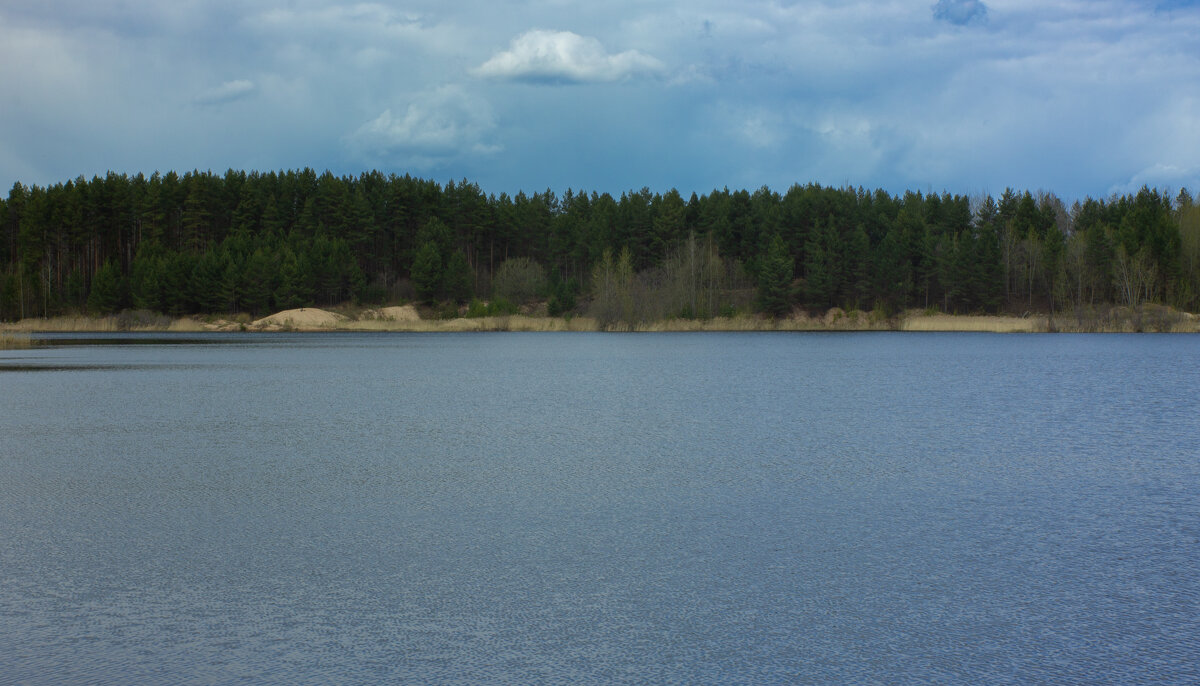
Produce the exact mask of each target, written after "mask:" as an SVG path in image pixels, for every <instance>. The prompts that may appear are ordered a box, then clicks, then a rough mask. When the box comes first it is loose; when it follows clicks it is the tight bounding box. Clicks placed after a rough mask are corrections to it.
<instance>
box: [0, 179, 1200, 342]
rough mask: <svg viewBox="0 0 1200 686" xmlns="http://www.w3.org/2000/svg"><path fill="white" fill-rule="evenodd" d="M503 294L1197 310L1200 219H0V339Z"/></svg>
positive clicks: (141, 191)
mask: <svg viewBox="0 0 1200 686" xmlns="http://www.w3.org/2000/svg"><path fill="white" fill-rule="evenodd" d="M506 264H508V266H507V267H505V265H506ZM511 284H521V285H520V287H519V288H518V287H516V286H511ZM530 284H533V285H532V286H531V285H530ZM506 289H507V290H506ZM513 289H515V290H513ZM496 297H504V298H508V299H517V300H532V299H548V300H549V301H550V308H551V310H552V312H554V313H567V312H571V311H575V310H576V309H583V308H585V307H586V309H587V311H588V312H589V313H590V314H593V315H595V316H598V317H600V318H601V319H604V320H614V321H615V320H625V321H631V320H633V319H646V318H662V317H671V316H683V317H711V316H715V315H717V314H721V313H727V312H733V311H739V310H741V311H745V310H752V309H753V310H757V311H760V312H764V313H766V314H769V315H772V316H780V315H785V314H786V313H788V312H790V311H791V310H793V309H794V308H797V307H803V308H811V309H824V308H829V307H835V306H836V307H842V308H845V309H881V310H884V311H886V312H895V311H899V310H903V309H905V308H910V307H922V308H938V309H940V310H943V311H948V312H961V313H971V312H979V313H985V312H998V311H1047V310H1048V311H1054V310H1056V309H1069V308H1079V307H1084V306H1088V305H1098V304H1111V303H1117V304H1127V305H1138V304H1141V303H1144V302H1157V303H1163V304H1168V305H1172V306H1175V307H1178V308H1181V309H1187V310H1195V309H1197V306H1198V305H1200V206H1198V205H1196V204H1194V203H1193V199H1192V197H1191V195H1190V194H1189V193H1188V192H1187V191H1186V190H1184V191H1181V192H1180V193H1179V195H1178V196H1177V197H1176V198H1174V199H1172V198H1171V197H1169V196H1168V195H1167V194H1165V193H1163V192H1160V191H1157V190H1152V189H1148V188H1143V189H1141V190H1140V191H1138V192H1137V193H1131V194H1126V195H1114V196H1112V197H1110V198H1107V199H1090V198H1089V199H1087V200H1085V201H1082V202H1076V203H1074V204H1073V205H1072V206H1071V207H1069V208H1068V207H1067V206H1066V205H1065V204H1064V203H1063V202H1062V201H1061V200H1060V199H1059V198H1057V197H1056V196H1055V195H1053V194H1051V193H1044V192H1039V193H1031V192H1029V191H1024V192H1018V191H1015V190H1012V189H1007V190H1005V192H1004V193H1003V194H1001V195H1000V196H999V197H992V196H983V197H975V198H972V197H968V196H964V195H952V194H949V193H941V194H936V193H928V194H922V193H920V192H906V193H904V194H902V195H892V194H889V193H886V192H884V191H882V190H875V191H868V190H865V189H863V188H851V187H842V188H833V187H822V186H820V185H816V184H808V185H794V186H792V187H791V188H789V189H788V190H787V191H786V192H784V193H779V192H776V191H773V190H771V189H769V188H767V187H763V188H760V189H758V190H756V191H753V192H750V191H747V190H737V191H730V190H729V189H727V188H726V189H722V190H714V191H712V192H711V193H707V194H704V195H697V194H694V193H693V194H691V196H690V197H688V198H686V199H685V198H684V197H683V196H682V195H681V194H680V193H679V192H677V191H675V190H670V191H667V192H665V193H656V192H652V191H650V190H649V189H647V188H643V189H641V190H639V191H629V192H626V193H622V194H621V195H620V196H619V197H613V196H612V195H611V194H608V193H597V192H591V193H588V192H584V191H575V190H567V191H566V192H565V193H563V194H561V195H559V194H556V193H555V192H553V191H551V190H546V191H543V192H537V193H532V194H526V193H524V192H520V193H517V194H516V195H515V196H509V195H507V194H504V193H501V194H499V195H495V194H486V193H485V192H484V191H482V190H481V189H480V188H479V186H478V185H476V184H473V183H470V182H468V181H466V180H463V181H461V182H454V181H450V182H447V183H445V184H440V183H437V182H435V181H432V180H428V179H420V178H415V177H412V176H408V175H405V176H398V175H384V174H382V173H380V172H378V171H373V172H367V173H363V174H360V175H358V176H335V175H333V174H331V173H329V172H325V173H323V174H317V173H316V172H315V171H313V170H312V169H303V170H292V171H283V172H266V173H261V172H244V171H234V170H229V171H227V172H225V173H224V174H223V175H222V174H216V173H213V172H211V171H192V172H187V173H185V174H182V175H180V174H177V173H176V172H168V173H166V174H159V173H155V174H153V175H151V176H148V177H147V176H144V175H142V174H137V175H132V176H130V175H125V174H116V173H113V172H110V173H108V174H107V175H106V176H103V177H101V176H95V177H93V178H91V179H85V178H83V177H79V178H76V179H74V180H71V181H67V182H65V183H58V184H54V185H51V186H46V187H41V186H25V185H23V184H21V183H16V184H14V185H13V187H12V189H11V190H10V191H9V193H8V197H7V198H4V199H0V319H4V320H12V319H17V318H22V317H30V316H53V315H56V314H62V313H68V312H79V311H87V312H91V313H96V314H103V313H110V312H116V311H120V310H121V309H125V308H141V309H149V310H154V311H158V312H164V313H167V314H171V315H183V314H190V313H220V312H249V313H252V314H262V313H266V312H268V311H273V310H277V309H285V308H290V307H300V306H317V305H332V304H337V303H342V302H346V301H357V302H361V303H377V302H385V301H394V300H398V299H414V298H415V299H419V300H425V301H436V302H447V303H449V302H456V303H466V302H468V301H470V300H471V299H473V298H480V299H483V300H489V299H494V298H496Z"/></svg>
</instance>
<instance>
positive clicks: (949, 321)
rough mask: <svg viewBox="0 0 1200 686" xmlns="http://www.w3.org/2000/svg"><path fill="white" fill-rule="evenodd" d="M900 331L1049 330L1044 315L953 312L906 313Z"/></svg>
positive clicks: (992, 331)
mask: <svg viewBox="0 0 1200 686" xmlns="http://www.w3.org/2000/svg"><path fill="white" fill-rule="evenodd" d="M900 330H901V331H987V332H991V333H1039V332H1045V331H1049V330H1050V327H1049V323H1048V320H1047V318H1046V317H1045V316H1044V315H1035V316H1030V317H1003V316H982V315H955V314H911V313H910V314H907V315H905V316H904V317H902V318H901V320H900Z"/></svg>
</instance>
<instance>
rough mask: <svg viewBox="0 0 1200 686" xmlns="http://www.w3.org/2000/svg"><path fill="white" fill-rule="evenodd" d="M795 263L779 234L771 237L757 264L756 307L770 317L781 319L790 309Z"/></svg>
mask: <svg viewBox="0 0 1200 686" xmlns="http://www.w3.org/2000/svg"><path fill="white" fill-rule="evenodd" d="M794 267H795V261H794V260H793V259H792V256H791V254H790V253H789V252H788V249H787V245H786V244H785V243H784V242H783V238H781V237H780V236H779V234H775V235H774V236H772V237H771V242H770V245H769V246H768V247H767V254H766V255H764V256H763V258H762V259H761V261H760V263H759V270H758V307H759V309H760V310H762V311H763V312H764V313H766V314H768V315H770V316H772V317H782V316H784V315H786V314H787V313H788V312H789V311H790V310H791V309H792V297H791V296H792V294H791V287H792V270H793V269H794Z"/></svg>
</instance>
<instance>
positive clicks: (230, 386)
mask: <svg viewBox="0 0 1200 686" xmlns="http://www.w3.org/2000/svg"><path fill="white" fill-rule="evenodd" d="M40 338H42V339H43V343H42V344H40V345H36V346H34V347H32V348H30V349H26V350H5V351H0V675H4V676H2V677H0V681H5V680H11V681H13V682H16V683H30V684H39V683H79V682H86V683H114V684H115V683H135V682H174V683H213V682H218V683H224V682H231V681H238V680H244V681H248V682H251V683H311V682H324V681H331V682H337V683H380V682H391V683H422V684H426V683H647V682H650V683H711V684H727V683H847V682H864V681H878V682H883V683H928V682H959V683H1064V682H1075V683H1078V682H1097V681H1111V682H1114V683H1145V682H1173V683H1186V682H1191V683H1195V682H1197V681H1198V680H1200V668H1198V667H1197V665H1198V664H1200V459H1198V457H1200V440H1198V438H1197V437H1198V436H1200V365H1198V364H1197V361H1198V360H1200V338H1197V337H1194V336H1184V335H1169V334H1162V335H1157V334H1139V335H1120V334H1096V335H1089V334H1070V335H1066V334H1064V335H1041V334H1009V335H999V334H974V333H906V332H866V333H674V334H671V333H663V334H657V333H641V334H619V333H536V334H533V333H531V334H522V333H474V334H444V333H392V332H384V333H354V332H339V333H303V334H297V333H276V334H215V333H213V334H54V335H51V334H46V335H43V336H41V337H40Z"/></svg>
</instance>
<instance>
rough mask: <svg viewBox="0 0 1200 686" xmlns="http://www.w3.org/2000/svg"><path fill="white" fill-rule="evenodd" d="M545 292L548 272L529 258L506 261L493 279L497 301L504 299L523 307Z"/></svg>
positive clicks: (493, 289)
mask: <svg viewBox="0 0 1200 686" xmlns="http://www.w3.org/2000/svg"><path fill="white" fill-rule="evenodd" d="M545 292H546V272H545V270H543V269H542V266H541V265H540V264H538V263H537V262H536V261H535V260H533V259H530V258H528V257H516V258H512V259H508V260H505V261H504V264H501V265H500V268H499V269H497V270H496V274H495V276H493V277H492V293H493V294H494V295H495V296H496V300H500V299H504V300H509V301H511V302H514V303H516V304H518V305H523V304H525V303H527V302H529V301H531V300H536V299H537V298H539V297H541V296H542V294H543V293H545Z"/></svg>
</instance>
